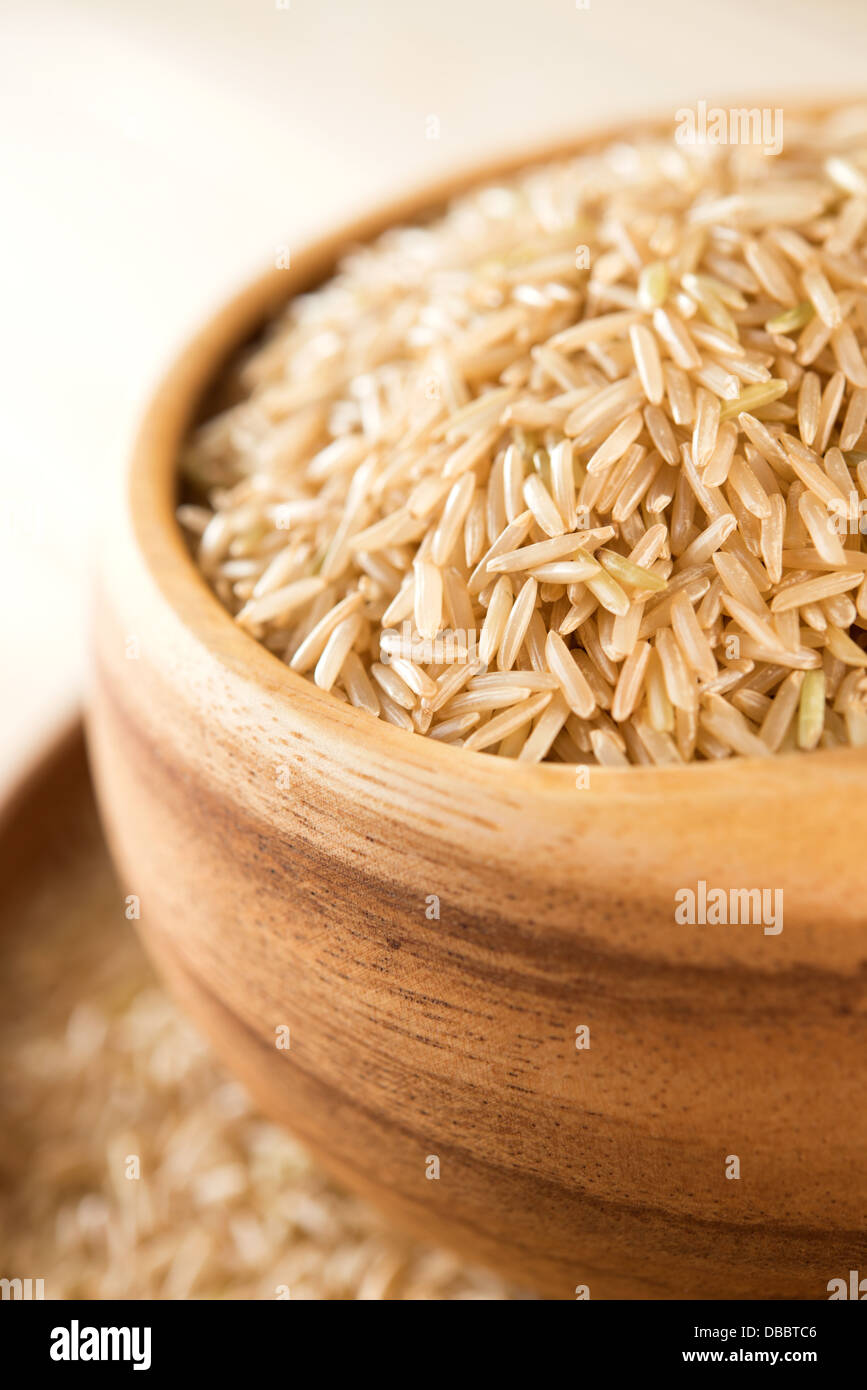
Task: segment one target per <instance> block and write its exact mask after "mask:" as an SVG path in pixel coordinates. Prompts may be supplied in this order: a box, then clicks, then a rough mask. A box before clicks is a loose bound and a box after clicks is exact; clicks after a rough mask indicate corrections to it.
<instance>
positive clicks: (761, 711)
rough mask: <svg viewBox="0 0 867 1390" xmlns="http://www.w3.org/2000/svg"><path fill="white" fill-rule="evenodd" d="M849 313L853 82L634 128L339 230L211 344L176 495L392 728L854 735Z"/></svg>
mask: <svg viewBox="0 0 867 1390" xmlns="http://www.w3.org/2000/svg"><path fill="white" fill-rule="evenodd" d="M865 344H867V111H865V110H863V109H861V110H858V111H853V110H849V111H840V112H837V113H836V114H834V115H832V116H829V117H825V118H823V119H821V120H820V119H818V118H816V119H814V120H812V121H810V122H809V123H804V122H801V123H800V124H799V123H798V122H797V121H795V120H793V119H790V120H788V121H787V122H786V127H785V146H784V151H783V153H782V154H780V155H779V156H777V157H765V156H764V155H763V154H762V153H761V151H760V150H758V149H757V148H753V147H749V146H738V145H736V146H713V147H711V146H696V147H692V148H683V147H680V146H678V145H677V144H676V143H675V141H674V139H673V130H672V132H671V135H670V136H665V137H663V136H662V135H658V134H653V133H649V134H645V135H641V136H640V137H638V138H636V140H635V141H634V143H631V144H628V145H627V144H623V143H620V144H617V145H612V146H610V147H608V148H601V149H599V150H598V151H596V152H593V153H590V154H587V155H584V156H582V157H581V158H575V159H572V160H569V161H565V162H558V163H554V164H549V165H544V166H539V167H534V168H531V169H529V170H528V171H526V172H524V173H523V174H521V175H520V176H519V177H516V178H515V179H514V180H513V181H511V182H509V183H507V184H505V185H498V186H491V187H484V188H480V189H478V190H476V191H474V192H472V193H471V194H469V195H468V196H463V197H461V198H460V199H459V200H457V201H455V202H454V203H453V204H452V205H451V206H450V207H449V208H448V209H447V210H446V212H445V214H444V215H443V216H442V217H441V218H440V219H439V220H436V221H433V222H431V223H429V224H427V225H425V226H414V227H403V228H398V229H395V230H392V231H389V232H388V233H387V234H386V235H384V236H383V237H381V239H380V240H379V241H377V242H376V243H375V244H373V245H371V246H366V247H362V248H361V249H359V250H357V251H355V252H354V253H353V254H352V255H349V256H348V257H347V258H346V259H345V261H344V262H343V263H342V265H341V267H340V268H339V271H338V273H337V274H336V275H335V277H334V278H333V279H332V280H331V281H329V282H328V283H327V284H325V285H324V286H323V287H322V288H320V289H318V290H317V291H316V292H315V293H312V294H309V295H306V296H304V297H302V298H300V299H297V300H296V301H295V302H293V303H292V304H291V305H290V306H289V308H288V309H287V311H286V312H285V314H284V315H283V316H282V317H281V318H280V319H279V321H278V322H276V323H275V324H273V325H272V326H271V327H270V328H269V330H268V332H267V334H266V335H265V337H264V339H263V340H262V341H260V342H259V343H258V344H257V345H256V346H255V347H254V348H253V349H252V350H250V351H249V352H248V353H247V354H245V356H244V357H243V359H242V360H240V361H239V362H237V363H236V364H235V365H234V367H233V369H232V370H231V372H230V374H229V377H228V379H227V381H226V382H225V391H226V397H225V399H226V402H228V404H227V405H226V406H225V408H223V409H221V410H220V412H219V413H218V414H217V415H215V416H214V417H213V418H210V419H208V420H207V421H206V422H205V423H204V424H202V425H201V426H200V427H199V428H198V429H197V430H196V432H195V433H194V435H193V437H192V438H191V439H190V441H189V442H188V445H187V447H186V449H185V452H184V457H183V460H182V466H183V471H184V473H185V475H186V478H187V479H188V481H189V484H190V487H191V490H192V497H191V498H190V499H189V500H188V501H187V502H186V503H185V505H183V506H182V507H181V509H180V519H181V521H182V524H183V525H184V527H185V528H186V529H187V531H188V533H189V534H190V537H191V541H192V544H193V545H194V549H195V555H196V558H197V561H198V564H199V565H200V567H201V569H202V571H203V572H204V574H205V575H206V576H207V578H208V580H209V581H210V583H211V584H212V585H213V587H214V589H215V591H216V593H217V595H218V596H219V598H220V599H221V600H222V602H223V603H224V604H225V605H226V606H227V607H228V608H229V610H230V611H231V612H232V613H233V614H234V616H235V619H236V621H237V622H238V623H239V624H240V625H241V626H242V627H244V628H245V629H246V630H247V631H248V632H249V633H250V634H252V635H253V636H254V637H256V638H258V639H259V640H260V641H261V642H263V643H264V644H265V646H266V647H267V648H268V649H269V650H270V651H272V652H273V653H274V654H275V656H276V657H278V658H279V659H280V660H281V661H284V662H286V663H287V664H288V665H289V666H291V667H292V669H293V670H295V671H298V672H301V673H302V674H304V675H306V676H309V677H310V678H311V679H313V680H314V681H315V682H316V684H317V685H318V686H320V687H321V688H322V689H323V690H326V691H331V693H332V695H333V696H334V697H335V698H338V699H341V700H343V701H349V702H351V703H352V704H353V705H355V706H357V707H358V708H359V709H361V710H364V711H367V712H368V713H369V714H370V715H371V716H374V717H379V718H382V719H384V720H386V721H388V722H389V723H391V724H395V725H397V726H398V727H400V728H402V729H406V730H407V731H410V732H417V733H421V734H426V735H428V736H429V737H431V738H435V739H439V740H441V741H443V742H446V743H450V744H452V745H453V746H456V747H461V746H462V747H463V748H465V749H469V750H482V749H483V750H485V751H487V752H491V753H500V754H503V755H505V756H509V757H513V758H520V759H522V760H527V761H539V760H541V759H546V758H547V759H553V760H557V761H563V762H567V763H578V762H580V763H594V762H596V763H600V764H604V765H610V766H620V765H626V764H635V763H645V764H646V763H654V764H662V763H680V762H690V761H693V760H695V759H718V758H726V757H729V756H731V755H732V754H747V755H758V754H762V755H764V754H770V753H775V752H780V751H788V750H793V749H813V748H816V747H819V746H820V747H826V748H827V747H835V746H838V745H852V744H858V745H864V744H867V703H865V700H867V675H865V667H867V654H865V650H864V647H865V635H867V552H865V549H864V545H863V538H862V535H861V531H860V526H859V522H860V517H861V515H862V512H863V510H864V509H865V507H867V503H865V501H864V499H865V498H867V432H865V422H867V362H865V357H864V347H865ZM865 529H867V524H865Z"/></svg>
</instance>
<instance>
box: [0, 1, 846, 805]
mask: <svg viewBox="0 0 867 1390" xmlns="http://www.w3.org/2000/svg"><path fill="white" fill-rule="evenodd" d="M0 31H2V32H0V42H2V49H0V132H2V135H0V141H2V145H0V198H2V215H0V235H2V256H0V355H2V361H0V411H2V429H0V450H2V452H0V467H2V470H3V490H2V493H0V571H2V573H0V579H2V593H3V596H4V602H3V605H2V609H0V613H2V618H0V623H2V630H0V670H2V679H0V785H2V783H3V782H4V781H6V780H7V779H8V777H9V776H10V774H11V773H12V771H13V770H14V769H15V768H17V767H19V766H20V765H21V764H22V763H23V762H24V761H25V760H26V759H27V758H28V756H29V755H30V753H31V752H32V750H33V749H34V748H35V747H36V746H37V744H38V742H39V741H40V739H42V738H44V736H45V734H46V732H47V731H49V730H50V728H51V727H52V726H53V724H55V723H56V722H57V721H58V719H60V718H61V717H62V716H63V714H64V712H65V711H67V710H71V709H72V708H73V707H74V705H75V703H76V702H77V701H78V700H79V699H80V692H81V689H82V687H83V683H84V677H85V672H86V642H85V610H86V593H87V585H88V574H89V567H90V563H91V559H92V555H93V547H94V544H95V543H96V542H95V536H96V535H97V534H98V519H99V514H100V499H101V497H102V496H103V495H104V493H105V491H106V486H107V483H108V481H109V479H110V478H111V475H112V474H113V473H114V472H116V471H117V470H119V469H122V468H123V467H124V464H125V459H126V456H127V453H128V448H129V441H130V437H131V433H132V430H133V428H134V424H135V420H136V417H137V414H138V412H139V410H140V409H141V406H142V404H143V403H144V401H145V399H146V398H147V394H148V391H149V390H150V388H151V386H152V385H153V383H154V380H155V378H156V377H157V376H158V375H159V373H160V371H161V369H162V368H163V367H164V366H165V365H166V364H167V362H168V361H169V360H170V358H171V355H172V353H173V351H174V350H175V349H176V348H177V346H178V345H179V344H180V343H181V342H182V341H183V338H184V337H185V336H186V334H187V333H188V332H189V331H190V329H191V328H192V327H193V326H195V324H196V323H197V321H198V320H199V319H200V318H201V317H203V316H204V315H205V314H207V313H208V312H209V310H210V309H211V308H212V307H214V305H215V304H216V303H217V302H218V301H219V299H220V298H221V297H222V296H224V295H225V294H226V293H227V292H228V291H229V290H231V289H232V288H234V287H235V286H236V285H237V283H238V282H240V281H242V280H243V279H244V278H245V277H246V276H248V275H249V274H251V273H252V272H254V271H255V270H257V269H258V268H260V267H261V266H263V265H264V264H265V263H267V262H270V261H273V257H274V252H275V248H276V247H277V246H278V245H282V244H288V245H289V246H292V245H298V244H299V242H300V240H301V239H302V238H303V237H304V236H305V235H308V234H309V233H311V232H312V231H314V230H316V229H317V228H321V227H324V226H326V225H327V224H328V223H329V222H333V221H335V220H337V219H338V218H342V217H343V216H344V215H346V214H350V213H352V212H355V211H358V210H360V209H363V208H364V207H365V206H366V205H369V204H371V203H373V202H375V201H377V200H380V199H382V198H383V197H385V196H387V195H388V194H390V193H391V192H393V191H396V190H398V189H400V188H405V187H407V186H410V185H412V184H416V183H421V182H423V181H424V180H425V179H427V178H429V177H430V176H432V175H434V174H435V173H437V172H440V171H443V170H446V169H448V168H449V167H452V166H455V165H459V164H466V163H468V162H470V161H471V160H472V159H474V158H475V157H477V156H479V155H482V154H488V153H493V152H500V151H502V152H506V151H507V150H508V149H509V148H510V147H511V148H523V147H526V146H527V145H529V144H531V143H533V142H534V141H536V140H542V139H543V138H545V137H547V136H549V135H552V134H566V133H570V132H574V131H578V130H581V128H582V127H586V125H587V124H588V123H596V122H600V123H601V122H604V121H607V120H609V119H611V118H613V117H616V116H619V115H620V114H626V115H629V114H633V113H642V112H645V111H648V112H652V113H654V114H664V113H666V112H667V111H671V112H672V115H673V112H674V111H675V110H676V109H677V107H679V106H683V105H689V104H692V103H693V102H694V101H696V100H698V99H699V98H705V99H707V100H709V101H711V102H712V101H714V100H727V99H730V98H731V99H734V98H737V97H740V96H744V97H748V96H749V97H753V98H754V99H755V98H757V97H761V98H764V101H763V104H767V102H768V101H769V100H771V101H772V104H779V103H780V100H781V99H783V98H785V97H787V96H794V95H798V94H810V95H820V96H827V95H833V94H835V93H837V92H838V91H845V92H847V93H857V92H859V90H860V92H862V93H863V92H864V91H867V81H865V78H864V76H863V72H864V63H865V57H867V5H865V4H864V0H825V3H823V4H815V3H812V0H725V2H724V3H723V0H717V3H708V0H662V3H653V0H589V8H586V9H585V8H581V7H580V5H576V4H575V0H422V3H418V0H415V3H412V2H411V0H354V2H353V0H290V5H289V7H288V8H286V9H283V8H280V7H279V3H276V4H275V0H66V3H63V4H60V3H56V4H55V3H51V0H48V2H47V3H46V0H41V3H38V4H36V3H33V2H32V0H31V3H29V4H25V3H21V0H0ZM429 116H436V117H437V118H438V120H439V123H440V138H439V139H438V140H430V139H427V138H426V136H425V131H426V122H427V118H428V117H429Z"/></svg>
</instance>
